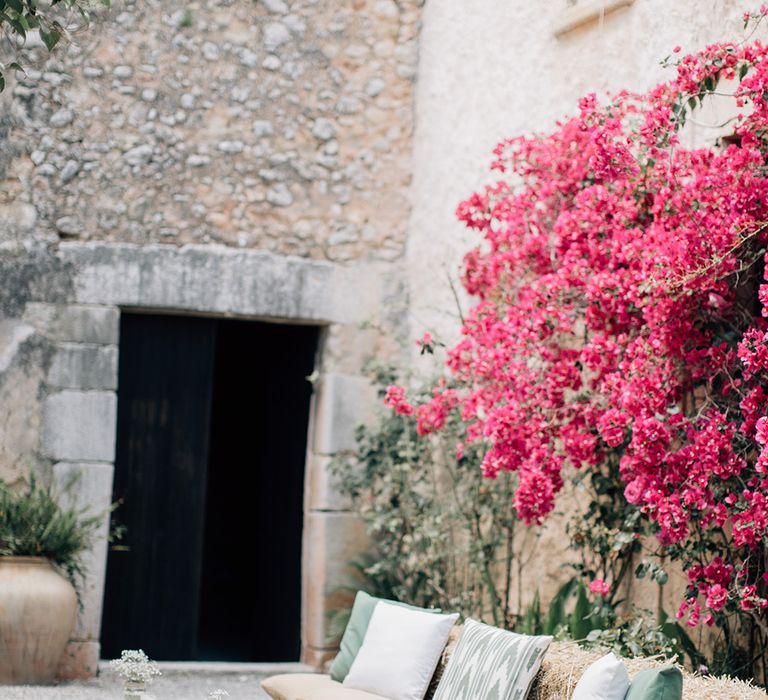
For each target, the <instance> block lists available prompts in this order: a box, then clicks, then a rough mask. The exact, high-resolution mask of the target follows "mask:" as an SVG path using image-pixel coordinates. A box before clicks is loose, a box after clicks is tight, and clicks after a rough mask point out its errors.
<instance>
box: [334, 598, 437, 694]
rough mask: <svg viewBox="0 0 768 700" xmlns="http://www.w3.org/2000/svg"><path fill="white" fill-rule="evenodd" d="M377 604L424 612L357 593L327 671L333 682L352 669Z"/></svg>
mask: <svg viewBox="0 0 768 700" xmlns="http://www.w3.org/2000/svg"><path fill="white" fill-rule="evenodd" d="M379 602H384V603H389V604H391V605H401V606H402V607H404V608H411V610H425V608H417V607H415V606H413V605H407V604H406V603H400V602H399V601H396V600H384V599H383V598H374V597H373V596H372V595H368V594H367V593H365V592H364V591H358V592H357V595H356V596H355V603H354V605H353V606H352V613H351V614H350V616H349V622H348V623H347V629H345V630H344V636H343V637H342V638H341V645H340V647H339V654H338V656H337V657H336V658H335V659H334V660H333V663H332V664H331V668H330V671H329V673H330V674H331V678H333V680H335V681H339V683H341V682H342V681H343V680H344V679H345V678H346V677H347V674H348V673H349V669H350V668H352V662H353V661H354V660H355V657H356V656H357V652H358V651H360V647H361V646H363V639H364V638H365V633H366V632H367V631H368V623H369V622H370V621H371V615H373V610H374V608H375V607H376V604H377V603H379ZM425 611H426V612H432V613H441V612H442V610H439V609H438V608H429V609H426V610H425Z"/></svg>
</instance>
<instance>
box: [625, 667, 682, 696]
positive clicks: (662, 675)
mask: <svg viewBox="0 0 768 700" xmlns="http://www.w3.org/2000/svg"><path fill="white" fill-rule="evenodd" d="M682 697H683V674H682V673H680V669H679V668H675V667H674V666H662V667H661V668H647V669H645V670H644V671H640V672H639V673H638V674H637V675H636V676H635V677H634V678H633V679H632V683H630V685H629V690H628V691H627V694H626V696H625V698H624V700H682Z"/></svg>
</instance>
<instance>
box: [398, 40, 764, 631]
mask: <svg viewBox="0 0 768 700" xmlns="http://www.w3.org/2000/svg"><path fill="white" fill-rule="evenodd" d="M767 55H768V49H767V48H766V47H764V46H762V45H761V44H759V43H755V44H750V45H735V44H717V45H712V46H709V47H707V48H706V49H705V50H704V51H702V52H700V53H698V54H695V55H689V56H685V57H683V58H681V59H680V60H679V62H678V64H677V75H676V77H675V78H674V79H673V80H671V81H670V82H667V83H663V84H660V85H658V86H657V87H655V88H654V89H653V90H651V91H650V92H649V93H647V94H643V95H632V94H628V93H621V94H619V95H616V96H615V97H612V98H611V99H610V101H609V102H608V103H607V104H600V103H599V102H598V100H597V98H596V97H595V96H594V95H590V96H588V97H586V98H584V99H583V100H582V101H581V102H580V104H579V114H578V115H577V116H575V117H573V118H571V119H568V120H566V121H563V122H561V123H559V124H558V127H557V129H556V130H555V131H554V132H553V133H550V134H547V135H544V136H537V137H532V138H528V137H521V138H515V139H511V140H507V141H504V142H503V143H501V144H500V145H499V146H498V147H497V148H496V150H495V153H494V155H495V159H494V161H493V165H492V167H493V168H494V169H495V170H497V171H499V172H500V173H501V176H502V177H503V178H506V179H502V180H500V181H498V182H497V183H496V184H494V185H491V186H488V187H486V188H484V189H483V190H482V191H481V192H478V193H476V194H473V195H472V196H471V197H470V198H469V199H467V200H466V201H465V202H463V203H462V204H460V205H459V207H458V210H457V214H458V216H459V218H460V219H461V220H462V221H463V222H464V223H465V224H466V225H467V226H468V227H469V228H471V229H474V230H476V231H477V232H478V233H479V234H480V235H481V236H482V243H481V244H480V245H479V246H478V247H477V248H475V249H474V250H472V251H471V252H469V253H468V254H467V256H466V258H465V267H464V276H463V283H464V286H465V287H466V289H467V291H468V292H469V293H470V294H472V295H475V296H476V298H477V303H476V305H475V306H474V308H472V310H471V312H470V313H469V315H468V317H467V319H466V322H465V324H464V326H463V328H462V339H461V341H460V342H459V343H458V345H456V346H455V347H454V348H452V349H451V350H450V351H449V355H448V366H449V368H450V370H451V372H452V374H453V376H454V378H455V380H456V384H457V385H458V386H460V387H461V389H460V390H459V391H458V392H457V391H455V390H453V389H450V390H447V389H444V388H441V387H438V388H437V389H436V390H435V394H434V398H433V399H432V400H431V401H430V402H429V403H427V404H425V405H422V406H418V407H416V408H415V411H416V414H417V417H418V421H419V430H420V431H421V432H429V431H431V430H437V429H440V427H441V426H442V425H443V424H444V422H445V417H446V415H447V412H448V411H450V410H452V409H453V408H454V407H457V409H458V410H460V411H461V415H462V417H463V419H464V420H465V421H466V422H467V423H468V440H469V441H482V443H483V444H485V445H487V450H486V453H485V459H484V461H483V470H484V472H485V474H486V475H487V476H488V477H490V478H493V477H494V476H496V475H497V474H498V473H499V472H500V471H502V470H510V471H515V472H517V473H518V475H519V479H518V483H519V486H518V489H517V492H516V493H515V495H514V499H515V505H516V507H517V511H518V514H519V516H520V517H521V518H522V519H523V520H525V521H526V522H528V523H541V522H542V521H543V519H544V518H545V517H546V516H547V515H548V514H549V513H550V512H551V511H552V510H553V508H554V505H555V498H556V495H557V493H558V491H559V490H560V489H561V487H562V485H563V469H564V468H565V467H566V466H568V467H571V468H575V469H590V468H592V467H595V466H596V465H599V464H601V463H602V462H603V461H604V460H605V458H606V455H607V454H609V453H613V454H618V455H619V456H620V470H621V476H622V478H623V480H624V483H625V485H626V489H625V496H626V499H627V501H629V502H630V503H632V504H636V505H637V506H638V507H639V508H640V509H641V510H642V512H643V514H644V515H645V517H646V518H647V519H648V522H649V524H650V527H651V529H652V530H653V531H654V532H656V534H657V537H658V539H659V541H660V543H661V544H662V545H663V546H665V547H674V548H676V551H678V552H679V551H683V553H684V554H683V555H681V556H682V558H683V560H684V563H685V565H686V566H687V567H689V575H690V579H689V583H690V585H689V591H688V594H687V598H686V600H685V601H684V603H683V606H681V611H680V615H681V616H682V615H685V614H687V615H688V622H689V624H697V623H698V622H699V621H700V619H701V616H702V611H703V612H704V620H703V621H704V622H711V620H712V618H711V617H710V616H711V615H712V614H716V613H718V612H720V611H722V610H724V608H725V607H726V606H727V605H729V604H731V603H733V605H738V606H741V608H742V609H747V608H749V609H763V608H764V607H765V598H766V595H765V592H766V582H765V581H764V580H763V579H762V575H763V574H764V573H765V560H764V558H763V555H762V554H760V553H761V552H763V551H764V548H765V546H766V545H767V544H768V418H766V415H767V414H768V321H766V318H764V317H766V316H768V284H763V285H762V286H760V282H761V281H760V279H759V276H760V275H761V274H762V273H761V272H760V270H762V269H767V270H768V268H766V265H765V260H764V248H765V246H766V245H767V244H768V224H766V222H768V178H767V177H766V158H767V153H768V141H767V140H766V133H768V58H767ZM723 80H734V81H736V82H737V88H736V91H735V96H734V98H733V99H734V100H736V101H737V103H738V104H739V105H740V106H743V107H744V110H743V113H744V114H745V115H746V116H741V117H740V118H739V119H738V121H737V122H736V123H735V132H734V138H733V139H730V140H729V143H728V144H725V145H723V146H722V147H720V148H702V149H692V150H691V149H685V148H683V147H681V146H680V145H679V143H678V136H677V133H678V130H679V128H680V126H681V124H682V123H683V122H684V119H685V116H686V110H688V109H689V108H690V105H691V104H692V102H693V103H695V102H696V100H700V98H701V96H702V95H704V94H706V93H707V92H711V91H713V90H714V89H715V86H716V85H717V84H718V83H719V82H720V81H723ZM756 277H758V278H757V279H756ZM766 279H768V276H767V277H766ZM390 391H391V395H390V396H388V401H389V403H390V405H392V406H393V407H394V408H395V410H398V411H400V412H401V413H406V412H408V411H409V410H412V407H410V405H408V404H407V403H405V400H404V397H403V396H402V395H400V394H398V393H397V391H396V390H390ZM702 539H703V540H705V541H707V542H708V543H710V545H711V546H708V547H705V548H703V549H702V548H697V547H696V546H694V543H696V542H700V541H701V540H702ZM713 553H716V554H713ZM758 554H760V555H759V556H758ZM593 590H594V591H595V592H597V593H601V594H603V593H602V591H601V590H598V588H595V589H593ZM744 606H747V607H746V608H745V607H744Z"/></svg>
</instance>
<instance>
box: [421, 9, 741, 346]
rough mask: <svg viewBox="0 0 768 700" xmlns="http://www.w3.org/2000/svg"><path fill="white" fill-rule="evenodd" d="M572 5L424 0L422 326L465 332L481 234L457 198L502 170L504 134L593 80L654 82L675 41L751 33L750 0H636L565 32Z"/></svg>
mask: <svg viewBox="0 0 768 700" xmlns="http://www.w3.org/2000/svg"><path fill="white" fill-rule="evenodd" d="M585 2H587V0H579V2H578V3H577V4H583V3H585ZM567 5H568V3H567V2H566V0H546V1H545V0H534V1H533V2H531V1H527V2H526V1H525V0H510V1H509V2H498V1H497V0H431V1H428V2H427V4H426V6H425V9H424V16H423V30H422V33H421V38H420V61H419V74H418V85H417V90H416V132H415V139H414V171H413V185H412V189H411V201H412V203H413V210H412V216H411V221H410V226H409V231H408V242H407V265H408V282H409V285H410V295H411V318H412V321H411V327H412V336H413V337H414V338H416V337H418V336H420V335H421V333H422V332H423V330H425V329H434V330H437V331H439V332H440V335H441V336H448V337H449V338H451V337H455V334H456V331H457V329H458V325H457V323H456V321H455V312H454V309H455V302H454V299H453V295H452V293H451V291H450V287H449V285H448V284H447V283H446V279H447V275H448V274H450V275H451V276H452V278H453V279H457V277H458V275H457V270H458V267H459V264H460V261H461V257H462V255H463V254H464V252H466V251H467V250H468V249H469V248H470V247H471V246H472V245H474V244H475V241H476V239H475V237H474V236H473V235H472V234H470V233H468V232H466V231H465V230H464V229H463V227H462V226H461V225H460V224H459V223H458V222H457V221H456V219H455V216H454V210H455V208H456V205H457V204H458V203H459V202H460V201H462V200H463V199H465V198H466V197H467V196H468V195H469V194H471V193H472V192H474V191H475V190H476V189H477V188H478V187H480V186H482V185H483V184H484V183H486V182H490V181H492V180H491V176H490V174H489V169H488V166H489V164H490V161H491V157H490V154H491V150H492V149H493V147H494V146H495V145H496V144H497V143H498V142H499V141H501V139H503V138H505V137H509V136H515V135H518V134H526V133H531V132H535V131H537V130H542V129H546V128H548V127H550V126H552V125H553V124H554V123H555V121H556V120H557V119H558V118H560V117H562V116H564V115H567V114H572V113H573V112H574V111H575V110H576V104H577V101H578V99H579V97H580V96H582V95H584V94H586V93H588V92H592V91H594V92H597V93H598V94H599V93H602V92H605V91H610V90H617V89H620V88H628V89H633V90H640V89H643V88H647V87H650V86H651V85H653V84H654V83H655V82H656V81H657V80H659V79H661V78H662V77H663V76H664V75H665V72H664V70H663V69H662V68H661V66H660V65H659V62H660V60H661V59H662V58H664V57H665V56H667V55H669V54H670V53H671V51H672V48H673V47H674V46H676V45H680V46H682V48H683V50H684V51H686V50H693V49H695V48H697V47H702V46H704V45H706V44H707V43H709V42H711V41H714V40H718V39H724V38H742V37H743V33H742V26H743V23H742V20H741V14H742V12H743V11H744V10H745V9H749V7H750V4H749V3H745V2H743V1H739V0H674V2H671V1H670V0H635V2H634V4H633V5H631V6H630V7H628V8H623V9H619V10H616V11H615V12H612V13H609V14H607V15H605V17H604V18H603V21H602V22H601V21H599V20H597V21H593V22H591V23H589V24H586V25H584V26H583V27H581V28H578V29H575V30H573V31H571V32H569V33H567V34H565V35H563V36H561V37H560V38H557V37H556V36H555V34H554V29H555V27H556V25H557V23H558V21H559V20H560V19H561V18H562V17H563V12H564V9H565V8H566V6H567ZM700 131H703V130H700ZM700 136H702V137H705V136H706V134H705V133H702V134H700Z"/></svg>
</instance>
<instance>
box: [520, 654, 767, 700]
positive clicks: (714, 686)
mask: <svg viewBox="0 0 768 700" xmlns="http://www.w3.org/2000/svg"><path fill="white" fill-rule="evenodd" d="M605 653H606V650H605V649H601V650H596V649H583V648H582V647H580V646H579V645H578V644H576V643H574V642H553V643H552V644H551V645H550V647H549V649H548V650H547V654H546V656H545V657H544V661H543V662H542V664H541V670H540V671H539V674H538V676H537V677H536V681H535V682H534V686H533V688H531V692H530V694H529V695H528V700H568V698H570V697H571V693H573V689H574V688H575V687H576V683H577V682H578V680H579V678H581V675H582V674H583V673H584V671H586V669H587V667H588V666H589V665H590V664H592V663H593V662H595V661H597V660H598V659H599V658H600V657H601V656H603V654H605ZM623 661H624V663H625V664H626V667H627V671H628V672H629V675H630V678H632V677H634V675H635V674H636V673H637V672H638V671H642V670H643V669H645V668H653V667H654V666H659V665H661V664H662V663H667V662H664V661H663V660H662V659H659V658H638V659H623ZM681 670H682V671H683V700H766V699H768V693H766V692H765V691H764V690H761V689H760V688H756V687H755V686H753V685H750V684H749V683H745V682H744V681H740V680H735V679H732V678H715V677H714V676H699V675H696V674H693V673H689V672H688V671H686V670H684V669H681Z"/></svg>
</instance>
